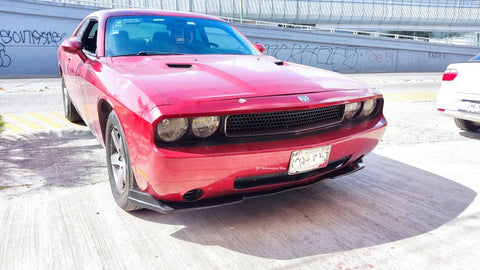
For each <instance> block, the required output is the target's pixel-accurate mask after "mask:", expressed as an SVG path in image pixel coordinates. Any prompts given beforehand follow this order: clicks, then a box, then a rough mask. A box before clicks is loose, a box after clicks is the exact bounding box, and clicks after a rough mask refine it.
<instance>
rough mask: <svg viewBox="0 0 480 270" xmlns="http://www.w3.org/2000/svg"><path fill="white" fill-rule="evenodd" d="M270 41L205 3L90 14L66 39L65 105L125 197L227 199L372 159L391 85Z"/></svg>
mask: <svg viewBox="0 0 480 270" xmlns="http://www.w3.org/2000/svg"><path fill="white" fill-rule="evenodd" d="M264 51H265V49H264V48H263V46H261V45H259V44H252V43H251V42H249V41H248V40H247V39H246V38H245V37H244V36H243V35H242V34H240V33H239V32H238V31H237V30H236V29H235V28H234V27H232V26H231V25H230V24H228V23H227V22H225V21H223V20H221V19H218V18H215V17H210V16H205V15H200V14H193V13H181V12H170V11H168V12H167V11H159V10H103V11H98V12H94V13H92V14H90V15H89V16H87V17H86V18H85V19H84V20H83V21H82V22H81V23H80V25H79V26H78V28H77V29H76V30H75V32H74V34H73V35H72V36H71V37H70V38H68V39H66V40H65V41H64V42H63V43H62V45H61V46H60V48H59V49H58V63H59V68H60V74H61V76H62V88H63V101H64V108H65V116H66V117H67V118H68V119H69V120H70V121H73V122H75V121H82V120H83V121H84V122H85V123H86V125H87V126H88V127H89V128H90V129H91V131H92V133H93V134H94V135H95V136H96V137H97V138H98V140H99V141H100V142H101V143H102V145H104V146H105V149H106V160H107V167H108V174H109V178H110V186H111V189H112V193H113V197H114V199H115V201H116V203H117V204H118V205H119V206H120V207H121V208H123V209H124V210H126V211H132V210H136V209H140V208H148V209H152V210H156V211H160V212H163V213H168V212H170V211H173V210H179V209H189V208H204V207H210V206H216V205H222V204H229V203H234V202H240V201H242V200H243V199H244V198H246V197H250V196H258V195H264V194H269V193H274V192H279V191H283V190H286V189H291V188H296V187H300V186H305V185H308V184H311V183H314V182H316V181H319V180H321V179H325V178H333V177H337V176H341V175H345V174H348V173H351V172H354V171H357V170H359V169H361V168H363V162H362V158H363V157H364V156H365V155H366V154H368V153H369V152H371V151H372V150H373V149H374V147H375V146H376V145H377V144H378V142H379V140H380V139H381V137H382V136H383V134H384V132H385V129H386V125H387V123H386V120H385V118H384V116H383V113H382V110H383V98H382V95H381V93H379V92H378V91H376V90H374V89H372V88H370V87H368V86H367V85H365V84H363V83H361V82H359V81H357V80H354V79H351V78H348V77H346V76H344V75H340V74H337V73H334V72H330V71H326V70H321V69H317V68H312V67H307V66H303V65H298V64H293V63H288V62H285V61H281V60H278V59H275V58H273V57H271V56H266V55H263V52H264Z"/></svg>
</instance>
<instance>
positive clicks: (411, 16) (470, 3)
mask: <svg viewBox="0 0 480 270" xmlns="http://www.w3.org/2000/svg"><path fill="white" fill-rule="evenodd" d="M44 1H51V2H57V3H68V4H76V5H89V6H97V7H106V8H125V7H128V8H129V7H146V8H160V9H168V10H182V11H191V12H199V13H204V14H211V15H216V16H226V17H233V18H244V19H249V20H263V21H276V22H288V23H308V24H379V25H381V24H403V25H409V24H412V25H420V24H431V25H449V26H453V25H460V26H465V25H468V26H477V25H479V24H480V1H479V0H417V1H413V0H356V1H353V0H97V1H92V0H44ZM479 29H480V28H479Z"/></svg>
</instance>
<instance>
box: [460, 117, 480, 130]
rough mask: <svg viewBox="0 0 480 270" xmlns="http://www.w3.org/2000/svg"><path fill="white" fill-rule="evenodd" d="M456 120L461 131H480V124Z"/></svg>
mask: <svg viewBox="0 0 480 270" xmlns="http://www.w3.org/2000/svg"><path fill="white" fill-rule="evenodd" d="M454 120H455V124H456V125H457V127H458V128H460V129H461V130H466V131H477V130H478V129H480V125H479V124H478V123H475V122H472V121H468V120H463V119H458V118H454Z"/></svg>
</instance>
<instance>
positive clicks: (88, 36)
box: [80, 20, 98, 54]
mask: <svg viewBox="0 0 480 270" xmlns="http://www.w3.org/2000/svg"><path fill="white" fill-rule="evenodd" d="M97 30H98V22H97V20H90V21H89V22H88V23H87V24H86V27H85V30H84V32H83V34H82V36H81V39H80V40H81V41H82V43H83V48H84V50H85V51H87V52H89V53H91V54H95V53H96V51H97V33H98V31H97Z"/></svg>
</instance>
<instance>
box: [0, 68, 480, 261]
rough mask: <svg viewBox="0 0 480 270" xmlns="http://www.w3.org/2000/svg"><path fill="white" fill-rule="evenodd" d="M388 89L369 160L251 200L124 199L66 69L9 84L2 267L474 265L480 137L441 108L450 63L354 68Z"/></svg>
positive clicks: (2, 168)
mask: <svg viewBox="0 0 480 270" xmlns="http://www.w3.org/2000/svg"><path fill="white" fill-rule="evenodd" d="M352 76H353V77H356V78H358V79H360V80H363V81H365V82H367V83H369V84H370V85H372V86H374V87H377V88H378V89H380V90H381V91H382V92H383V93H384V96H385V111H384V113H385V115H386V117H387V120H388V124H389V126H388V128H387V132H386V134H385V137H384V139H383V140H382V142H381V143H380V145H378V146H377V148H376V149H375V150H374V152H373V153H372V154H370V155H369V156H367V157H366V158H365V165H366V168H365V169H363V170H361V171H359V172H357V173H355V174H352V175H348V176H344V177H341V178H337V179H329V180H325V181H322V182H320V183H318V184H316V185H313V186H310V187H307V188H303V189H298V190H293V191H289V192H284V193H281V194H276V195H272V196H268V197H261V198H255V199H249V200H247V201H245V202H244V203H241V204H236V205H230V206H223V207H218V208H212V209H207V210H200V211H187V212H175V213H173V214H171V215H162V214H160V213H156V212H153V211H149V210H140V211H137V212H132V213H127V212H124V211H123V210H121V209H120V208H119V207H117V205H116V204H115V202H114V200H113V198H112V196H111V192H110V187H109V184H108V175H107V168H106V162H105V152H104V149H103V148H102V147H101V146H100V144H99V143H98V142H97V141H96V139H95V138H94V137H93V135H92V134H91V133H90V131H89V130H88V128H87V127H85V126H82V125H74V124H71V123H69V122H67V121H66V120H65V119H64V118H63V117H62V99H61V91H60V79H58V78H53V79H28V80H13V79H12V80H0V115H2V116H3V119H4V121H6V122H7V126H6V130H5V131H4V132H3V133H2V134H1V135H0V269H133V268H134V269H477V268H478V264H479V263H480V259H479V258H480V250H479V249H478V247H479V245H480V230H478V228H480V199H479V198H478V196H477V194H478V193H479V192H480V181H479V179H478V176H479V175H480V166H478V160H479V157H480V144H479V141H480V133H479V132H464V131H460V130H459V129H457V127H456V126H455V124H454V123H453V120H452V119H450V118H446V117H443V116H440V115H439V114H438V113H437V111H436V107H435V93H436V91H437V90H438V88H439V87H440V80H441V73H424V74H422V73H420V74H413V73H403V74H357V75H352Z"/></svg>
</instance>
